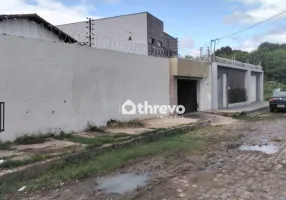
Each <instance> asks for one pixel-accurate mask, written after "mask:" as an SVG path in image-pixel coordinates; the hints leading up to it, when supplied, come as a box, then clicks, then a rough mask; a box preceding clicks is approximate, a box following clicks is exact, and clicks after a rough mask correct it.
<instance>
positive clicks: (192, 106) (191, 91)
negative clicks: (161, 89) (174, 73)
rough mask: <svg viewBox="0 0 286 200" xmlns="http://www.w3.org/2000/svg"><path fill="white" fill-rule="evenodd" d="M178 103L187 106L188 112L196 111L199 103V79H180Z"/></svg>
mask: <svg viewBox="0 0 286 200" xmlns="http://www.w3.org/2000/svg"><path fill="white" fill-rule="evenodd" d="M177 82H178V105H182V106H185V109H186V112H185V113H190V112H196V111H197V109H198V104H197V81H196V80H185V79H178V80H177Z"/></svg>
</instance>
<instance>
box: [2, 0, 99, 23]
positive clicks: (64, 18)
mask: <svg viewBox="0 0 286 200" xmlns="http://www.w3.org/2000/svg"><path fill="white" fill-rule="evenodd" d="M94 9H95V7H93V6H91V5H89V4H87V3H85V1H84V0H82V1H79V3H78V4H76V5H66V4H64V3H63V2H61V1H59V0H32V1H31V0H9V1H5V3H2V4H0V13H1V14H28V13H37V14H38V15H40V16H41V17H43V18H44V19H46V20H47V21H49V22H51V23H52V24H54V25H58V24H66V23H71V22H77V21H83V20H85V19H86V17H92V18H99V17H98V16H92V15H90V13H91V11H93V10H94Z"/></svg>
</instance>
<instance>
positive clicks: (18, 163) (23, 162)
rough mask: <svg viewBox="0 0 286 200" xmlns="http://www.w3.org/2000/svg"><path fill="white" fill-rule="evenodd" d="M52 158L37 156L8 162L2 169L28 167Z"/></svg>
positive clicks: (3, 164) (2, 165) (0, 167)
mask: <svg viewBox="0 0 286 200" xmlns="http://www.w3.org/2000/svg"><path fill="white" fill-rule="evenodd" d="M51 157H52V156H48V155H42V154H37V155H34V156H32V157H31V158H28V159H25V160H6V161H5V162H4V163H2V164H1V165H0V169H11V168H14V167H18V166H23V165H28V164H31V163H35V162H38V161H42V160H46V159H49V158H51Z"/></svg>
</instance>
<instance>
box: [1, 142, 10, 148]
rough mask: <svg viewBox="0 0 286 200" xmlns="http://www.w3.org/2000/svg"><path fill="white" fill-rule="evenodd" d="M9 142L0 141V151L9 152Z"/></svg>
mask: <svg viewBox="0 0 286 200" xmlns="http://www.w3.org/2000/svg"><path fill="white" fill-rule="evenodd" d="M11 145H12V143H11V142H2V141H0V150H9V149H10V148H11Z"/></svg>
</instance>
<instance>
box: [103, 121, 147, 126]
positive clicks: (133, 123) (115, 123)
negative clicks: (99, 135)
mask: <svg viewBox="0 0 286 200" xmlns="http://www.w3.org/2000/svg"><path fill="white" fill-rule="evenodd" d="M144 125H145V124H144V123H143V122H142V121H140V120H137V119H133V120H130V121H118V120H114V119H110V120H109V121H108V122H107V126H108V127H134V128H137V127H144Z"/></svg>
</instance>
